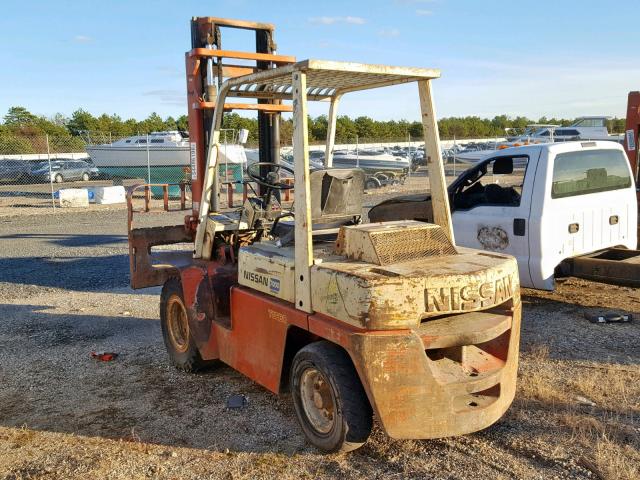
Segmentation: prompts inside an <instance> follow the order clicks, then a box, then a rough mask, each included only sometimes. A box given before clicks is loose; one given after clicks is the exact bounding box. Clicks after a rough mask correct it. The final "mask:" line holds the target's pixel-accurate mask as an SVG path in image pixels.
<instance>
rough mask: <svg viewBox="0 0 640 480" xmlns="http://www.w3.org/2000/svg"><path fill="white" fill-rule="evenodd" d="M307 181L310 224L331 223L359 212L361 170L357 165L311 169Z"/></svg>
mask: <svg viewBox="0 0 640 480" xmlns="http://www.w3.org/2000/svg"><path fill="white" fill-rule="evenodd" d="M309 181H310V184H311V220H312V222H313V223H333V222H337V221H340V220H348V219H349V220H350V219H353V217H359V216H360V215H362V203H363V199H364V171H363V170H361V169H359V168H326V169H321V170H313V171H312V172H311V173H310V176H309Z"/></svg>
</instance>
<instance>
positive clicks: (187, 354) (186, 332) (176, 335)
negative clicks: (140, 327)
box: [160, 278, 207, 372]
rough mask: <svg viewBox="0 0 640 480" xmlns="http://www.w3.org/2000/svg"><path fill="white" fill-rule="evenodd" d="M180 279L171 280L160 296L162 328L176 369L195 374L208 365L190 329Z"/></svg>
mask: <svg viewBox="0 0 640 480" xmlns="http://www.w3.org/2000/svg"><path fill="white" fill-rule="evenodd" d="M188 315H189V314H188V312H187V308H186V306H185V303H184V296H183V294H182V284H181V283H180V280H179V279H178V278H170V279H169V280H167V282H166V283H165V284H164V286H163V287H162V294H161V296H160V326H161V328H162V337H163V338H164V344H165V347H166V348H167V353H168V354H169V358H170V359H171V363H173V364H174V365H175V366H176V368H178V369H180V370H184V371H185V372H195V371H197V370H200V369H202V368H203V367H205V366H206V365H207V362H205V361H204V360H202V357H201V356H200V352H198V347H197V346H196V343H195V341H194V340H193V337H192V336H191V331H190V328H189V317H188Z"/></svg>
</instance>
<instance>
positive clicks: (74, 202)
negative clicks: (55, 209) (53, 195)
mask: <svg viewBox="0 0 640 480" xmlns="http://www.w3.org/2000/svg"><path fill="white" fill-rule="evenodd" d="M58 196H59V201H60V206H61V207H88V206H89V192H88V191H87V189H86V188H63V189H61V190H58Z"/></svg>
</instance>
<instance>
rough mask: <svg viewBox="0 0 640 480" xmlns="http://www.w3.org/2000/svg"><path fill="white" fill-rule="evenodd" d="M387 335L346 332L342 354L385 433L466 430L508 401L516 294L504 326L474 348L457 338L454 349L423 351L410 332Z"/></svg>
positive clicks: (492, 417) (514, 363)
mask: <svg viewBox="0 0 640 480" xmlns="http://www.w3.org/2000/svg"><path fill="white" fill-rule="evenodd" d="M502 314H504V313H502ZM463 321H464V320H463ZM460 331H461V332H462V331H464V328H462V329H460ZM387 333H388V334H385V335H371V334H368V333H363V334H355V335H353V336H352V338H351V340H350V342H351V345H352V348H351V350H350V351H349V353H350V355H351V358H352V359H353V361H354V364H355V366H356V369H357V370H358V372H359V373H360V378H361V380H362V382H363V385H364V387H365V390H366V391H367V394H368V396H369V400H370V401H371V404H372V406H373V408H374V410H375V412H376V414H377V416H378V418H379V419H380V422H381V424H382V426H383V428H384V430H385V431H386V433H387V434H388V435H389V436H390V437H393V438H413V439H416V438H438V437H444V436H451V435H462V434H466V433H471V432H474V431H477V430H480V429H483V428H486V427H487V426H489V425H491V424H492V423H494V422H495V421H496V420H498V419H499V418H500V417H501V416H502V415H503V414H504V412H505V411H506V410H507V408H508V407H509V405H510V404H511V402H512V401H513V398H514V395H515V384H516V373H517V368H518V350H519V341H520V303H519V299H518V303H516V304H514V307H513V310H512V320H511V328H510V329H509V330H507V331H505V332H504V333H502V334H500V335H498V336H497V337H495V338H494V339H491V340H489V341H484V342H482V343H480V344H477V345H467V344H465V342H466V341H467V339H465V338H464V336H461V337H460V338H459V342H457V343H459V344H460V345H459V346H458V347H454V348H457V349H458V350H455V349H428V348H427V349H425V345H424V343H423V341H422V339H421V337H420V335H419V334H418V332H416V331H410V332H407V333H400V332H393V334H390V333H389V332H387ZM483 340H484V339H483ZM432 341H433V340H432ZM436 343H438V342H437V341H436ZM454 343H455V342H454ZM494 344H495V345H494ZM465 349H466V351H465Z"/></svg>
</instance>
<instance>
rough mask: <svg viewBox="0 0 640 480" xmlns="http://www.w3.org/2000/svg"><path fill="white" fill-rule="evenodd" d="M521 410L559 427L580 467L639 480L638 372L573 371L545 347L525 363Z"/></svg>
mask: <svg viewBox="0 0 640 480" xmlns="http://www.w3.org/2000/svg"><path fill="white" fill-rule="evenodd" d="M521 371H522V376H521V378H522V377H526V381H522V382H521V383H520V395H519V396H518V397H517V398H518V400H517V402H516V404H517V405H520V406H522V407H524V408H526V409H527V410H528V415H529V416H531V415H536V414H535V411H536V410H537V411H538V414H539V415H540V416H541V417H543V416H544V417H546V418H547V419H549V420H551V422H554V421H555V422H556V429H560V430H561V431H563V432H562V433H564V434H568V435H569V442H566V443H567V445H569V446H570V447H569V448H568V450H569V451H572V453H573V454H574V455H576V454H577V455H579V456H580V457H579V458H580V461H579V463H580V464H581V465H582V466H583V467H585V468H587V469H589V470H591V471H592V472H593V473H595V474H596V475H597V476H598V477H599V478H602V479H606V480H609V479H611V480H613V479H616V480H618V479H619V480H636V479H637V478H640V468H639V465H640V437H639V435H638V433H639V432H640V416H639V415H638V413H639V406H640V404H639V402H640V369H637V368H636V369H634V368H633V367H632V368H624V369H623V368H620V367H617V366H615V365H606V364H598V365H581V364H577V365H571V364H569V363H568V362H562V361H557V360H552V359H549V350H548V348H547V347H546V346H544V345H534V346H531V347H530V348H529V349H527V351H525V352H523V354H522V357H521Z"/></svg>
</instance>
